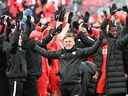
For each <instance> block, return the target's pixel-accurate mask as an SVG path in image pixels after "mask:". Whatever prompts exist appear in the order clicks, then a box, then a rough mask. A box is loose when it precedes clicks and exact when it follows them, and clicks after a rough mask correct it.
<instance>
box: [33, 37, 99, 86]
mask: <svg viewBox="0 0 128 96" xmlns="http://www.w3.org/2000/svg"><path fill="white" fill-rule="evenodd" d="M101 43H102V39H99V40H97V41H96V43H95V44H94V45H93V46H92V47H89V48H72V49H70V50H67V49H62V50H59V51H55V52H49V51H47V50H45V49H44V48H40V47H39V46H34V48H33V49H34V50H36V51H37V50H38V52H40V53H41V54H42V55H43V56H45V57H47V58H50V59H52V58H59V59H60V62H61V71H60V76H61V84H72V83H80V82H81V76H80V64H81V60H82V59H81V57H84V56H87V55H90V54H93V53H95V52H96V51H97V49H98V47H99V46H100V44H101Z"/></svg>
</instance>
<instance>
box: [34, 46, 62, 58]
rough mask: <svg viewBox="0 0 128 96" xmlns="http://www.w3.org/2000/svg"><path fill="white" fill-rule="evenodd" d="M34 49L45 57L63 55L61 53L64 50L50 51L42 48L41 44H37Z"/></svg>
mask: <svg viewBox="0 0 128 96" xmlns="http://www.w3.org/2000/svg"><path fill="white" fill-rule="evenodd" d="M33 50H34V51H37V52H39V53H40V54H41V55H42V56H44V57H47V58H50V59H51V58H60V57H61V53H62V51H61V50H60V51H53V52H50V51H48V50H46V49H44V48H41V47H40V46H38V45H35V46H34V48H33Z"/></svg>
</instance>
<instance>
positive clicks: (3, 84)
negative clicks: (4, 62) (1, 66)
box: [0, 72, 10, 96]
mask: <svg viewBox="0 0 128 96" xmlns="http://www.w3.org/2000/svg"><path fill="white" fill-rule="evenodd" d="M0 96H10V93H9V82H8V79H7V77H6V75H5V73H4V72H0Z"/></svg>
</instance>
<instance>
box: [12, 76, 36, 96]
mask: <svg viewBox="0 0 128 96" xmlns="http://www.w3.org/2000/svg"><path fill="white" fill-rule="evenodd" d="M15 85H16V86H15ZM14 86H15V88H14ZM14 90H15V91H16V92H15V91H14ZM10 92H11V96H13V94H14V93H15V96H37V82H36V78H34V77H28V78H26V80H21V79H17V80H10Z"/></svg>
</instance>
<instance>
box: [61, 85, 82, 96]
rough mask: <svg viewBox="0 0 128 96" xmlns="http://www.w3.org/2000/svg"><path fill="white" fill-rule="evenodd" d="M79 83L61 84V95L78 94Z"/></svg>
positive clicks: (79, 89)
mask: <svg viewBox="0 0 128 96" xmlns="http://www.w3.org/2000/svg"><path fill="white" fill-rule="evenodd" d="M80 91H81V84H63V85H61V92H62V96H80Z"/></svg>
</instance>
